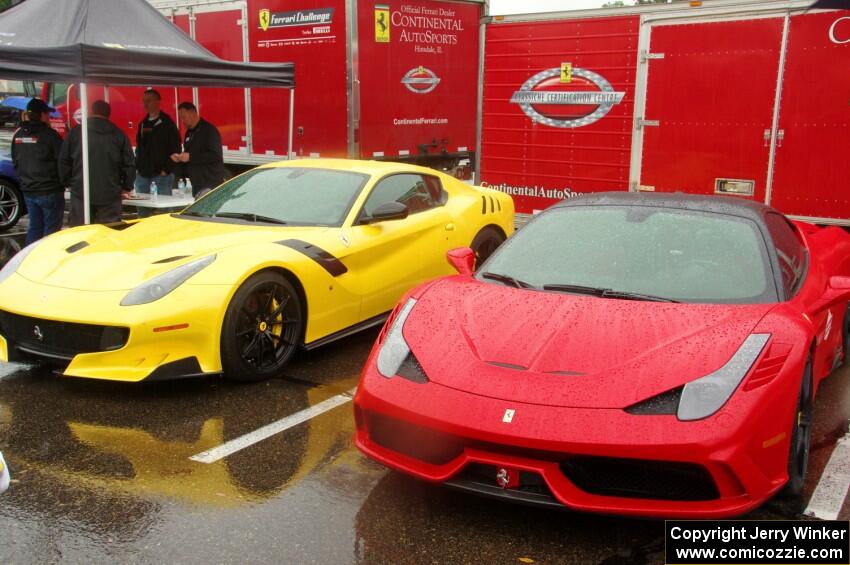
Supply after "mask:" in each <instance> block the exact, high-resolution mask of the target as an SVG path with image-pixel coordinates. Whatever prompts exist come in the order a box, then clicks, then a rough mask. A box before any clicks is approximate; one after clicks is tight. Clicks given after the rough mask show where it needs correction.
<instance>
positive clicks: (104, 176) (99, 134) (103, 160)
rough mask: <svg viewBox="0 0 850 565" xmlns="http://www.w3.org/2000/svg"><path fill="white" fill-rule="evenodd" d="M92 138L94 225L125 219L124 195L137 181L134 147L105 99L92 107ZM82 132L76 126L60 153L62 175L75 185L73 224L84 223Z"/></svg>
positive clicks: (71, 218)
mask: <svg viewBox="0 0 850 565" xmlns="http://www.w3.org/2000/svg"><path fill="white" fill-rule="evenodd" d="M91 113H92V117H91V118H89V120H88V128H89V129H88V137H89V144H88V145H89V205H90V210H91V220H92V222H94V223H110V222H117V221H120V220H121V199H122V196H123V193H124V192H126V191H129V190H131V188H130V187H131V186H132V184H133V181H134V179H135V178H136V166H135V163H134V161H135V159H134V158H133V148H132V147H131V146H130V140H129V139H127V135H126V134H125V133H124V132H123V131H121V130H120V129H119V128H118V126H116V125H115V124H113V123H112V122H110V121H109V114H110V113H111V109H110V107H109V104H107V103H106V102H104V101H103V100H97V101H96V102H94V103H93V104H92V105H91ZM82 146H83V143H82V130H81V129H80V126H76V127H75V128H74V129H72V130H71V133H69V134H68V137H67V138H66V139H65V143H64V144H63V145H62V152H61V153H60V154H59V176H60V178H61V179H62V180H63V182H64V183H65V184H67V185H70V186H71V214H70V218H69V224H70V225H72V226H79V225H82V224H83V223H84V212H83V151H82Z"/></svg>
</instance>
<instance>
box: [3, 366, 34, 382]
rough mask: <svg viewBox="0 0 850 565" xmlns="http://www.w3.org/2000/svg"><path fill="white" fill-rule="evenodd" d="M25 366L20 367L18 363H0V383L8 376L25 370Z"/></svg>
mask: <svg viewBox="0 0 850 565" xmlns="http://www.w3.org/2000/svg"><path fill="white" fill-rule="evenodd" d="M26 368H27V365H22V364H20V363H0V381H2V380H3V379H4V378H6V377H8V376H9V375H14V374H15V373H17V372H18V371H20V370H21V369H26Z"/></svg>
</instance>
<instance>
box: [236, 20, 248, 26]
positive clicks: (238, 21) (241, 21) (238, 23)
mask: <svg viewBox="0 0 850 565" xmlns="http://www.w3.org/2000/svg"><path fill="white" fill-rule="evenodd" d="M247 23H248V22H246V21H245V20H244V19H238V20H236V25H238V26H244V25H245V24H247Z"/></svg>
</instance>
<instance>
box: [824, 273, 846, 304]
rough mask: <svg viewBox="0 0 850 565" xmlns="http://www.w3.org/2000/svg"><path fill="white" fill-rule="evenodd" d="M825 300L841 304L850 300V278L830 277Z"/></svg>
mask: <svg viewBox="0 0 850 565" xmlns="http://www.w3.org/2000/svg"><path fill="white" fill-rule="evenodd" d="M824 298H827V299H828V300H829V301H830V302H841V301H842V300H847V299H850V277H845V276H842V275H835V276H832V277H829V284H828V285H827V289H826V292H825V293H824Z"/></svg>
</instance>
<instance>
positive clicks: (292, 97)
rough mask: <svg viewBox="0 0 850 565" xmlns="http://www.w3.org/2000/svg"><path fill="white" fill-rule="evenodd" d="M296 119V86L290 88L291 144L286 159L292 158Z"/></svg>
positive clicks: (288, 146) (287, 149)
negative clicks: (293, 124) (293, 132)
mask: <svg viewBox="0 0 850 565" xmlns="http://www.w3.org/2000/svg"><path fill="white" fill-rule="evenodd" d="M294 119H295V87H292V88H290V89H289V144H288V145H287V147H286V160H287V161H288V160H290V159H292V129H293V127H292V122H293V121H294Z"/></svg>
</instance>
